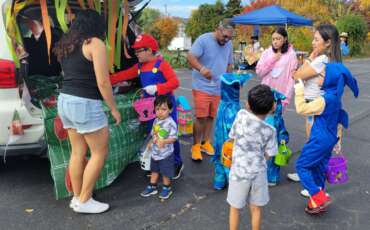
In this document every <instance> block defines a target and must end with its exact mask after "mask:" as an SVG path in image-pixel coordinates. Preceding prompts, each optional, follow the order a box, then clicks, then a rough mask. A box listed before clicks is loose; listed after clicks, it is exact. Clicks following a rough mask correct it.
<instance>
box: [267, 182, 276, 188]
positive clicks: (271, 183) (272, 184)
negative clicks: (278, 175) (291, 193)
mask: <svg viewBox="0 0 370 230" xmlns="http://www.w3.org/2000/svg"><path fill="white" fill-rule="evenodd" d="M267 184H268V186H269V187H275V186H276V185H277V183H274V182H268V183H267Z"/></svg>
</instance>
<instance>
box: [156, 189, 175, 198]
mask: <svg viewBox="0 0 370 230" xmlns="http://www.w3.org/2000/svg"><path fill="white" fill-rule="evenodd" d="M171 195H172V189H171V187H167V186H163V189H162V192H161V194H160V195H159V198H161V199H168V198H170V196H171Z"/></svg>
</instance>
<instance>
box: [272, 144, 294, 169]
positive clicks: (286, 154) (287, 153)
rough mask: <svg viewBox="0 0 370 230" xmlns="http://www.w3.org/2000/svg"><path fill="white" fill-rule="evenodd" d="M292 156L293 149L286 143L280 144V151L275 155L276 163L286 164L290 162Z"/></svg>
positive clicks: (279, 164)
mask: <svg viewBox="0 0 370 230" xmlns="http://www.w3.org/2000/svg"><path fill="white" fill-rule="evenodd" d="M291 156H292V150H290V149H289V148H288V147H287V146H286V144H281V145H279V149H278V153H277V154H276V156H275V161H274V162H275V164H276V165H278V166H286V165H287V164H288V163H289V159H290V157H291Z"/></svg>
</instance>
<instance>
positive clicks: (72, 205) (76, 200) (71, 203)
mask: <svg viewBox="0 0 370 230" xmlns="http://www.w3.org/2000/svg"><path fill="white" fill-rule="evenodd" d="M79 204H80V201H79V200H78V197H77V196H74V197H73V198H72V200H71V202H69V207H70V208H72V209H73V208H74V207H76V206H77V205H79Z"/></svg>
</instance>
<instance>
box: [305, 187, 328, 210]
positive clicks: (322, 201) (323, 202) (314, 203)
mask: <svg viewBox="0 0 370 230" xmlns="http://www.w3.org/2000/svg"><path fill="white" fill-rule="evenodd" d="M330 204H331V199H330V196H328V195H327V194H326V193H325V192H324V191H323V190H320V192H318V193H316V194H315V195H313V196H311V197H310V199H309V200H308V204H307V207H306V208H305V212H307V213H308V214H319V213H320V212H324V211H326V208H327V207H328V206H329V205H330Z"/></svg>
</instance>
